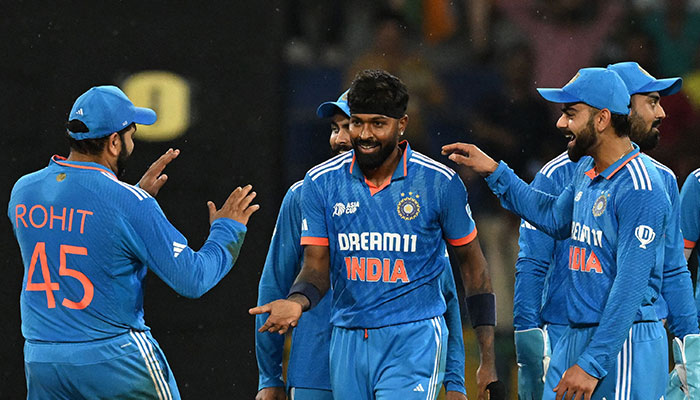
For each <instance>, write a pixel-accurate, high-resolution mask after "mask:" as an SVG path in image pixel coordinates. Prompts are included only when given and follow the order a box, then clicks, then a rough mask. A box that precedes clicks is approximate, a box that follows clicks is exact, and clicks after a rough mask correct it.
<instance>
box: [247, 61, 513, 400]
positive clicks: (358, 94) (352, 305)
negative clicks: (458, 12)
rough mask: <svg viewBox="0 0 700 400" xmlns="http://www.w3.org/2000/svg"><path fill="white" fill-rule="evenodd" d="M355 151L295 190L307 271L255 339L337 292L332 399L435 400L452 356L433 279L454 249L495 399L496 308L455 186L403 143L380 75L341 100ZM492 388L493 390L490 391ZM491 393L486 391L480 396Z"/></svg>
mask: <svg viewBox="0 0 700 400" xmlns="http://www.w3.org/2000/svg"><path fill="white" fill-rule="evenodd" d="M348 103H349V106H350V110H351V115H352V117H351V119H350V138H351V141H352V144H353V150H352V151H350V152H347V153H344V154H341V155H339V156H336V157H334V158H332V159H331V160H329V161H327V162H325V163H322V164H320V165H318V166H316V167H314V168H312V169H311V170H309V172H308V173H307V175H306V177H305V179H304V183H303V185H302V190H303V192H302V215H303V219H302V233H301V243H302V245H304V246H305V247H304V261H303V267H302V270H301V272H300V273H299V276H298V277H297V279H296V281H295V283H294V285H293V286H292V288H291V290H290V292H289V296H288V299H287V300H277V301H274V302H272V303H268V304H266V305H263V306H260V307H256V308H253V309H251V313H252V314H262V313H269V314H270V316H269V317H268V318H267V320H266V322H265V324H263V326H262V327H261V328H260V330H261V331H264V330H267V331H270V332H281V333H284V332H286V331H287V329H288V328H289V327H290V326H296V325H297V323H298V320H299V318H300V317H301V315H302V312H304V311H308V310H309V309H312V308H313V307H314V306H316V305H317V304H318V303H319V302H320V301H321V299H322V298H323V295H324V294H325V293H326V292H327V291H328V289H329V287H331V286H332V289H333V298H332V299H331V323H332V325H333V333H332V338H331V344H330V374H331V386H332V388H333V395H334V396H335V397H336V398H339V399H350V398H352V399H397V398H401V399H435V398H436V396H437V392H438V389H439V387H440V385H441V383H442V381H443V379H444V370H445V362H446V361H445V357H446V351H445V349H446V347H447V326H446V324H445V319H444V317H443V314H444V313H445V310H446V306H445V299H444V296H443V295H442V290H441V287H440V286H441V284H440V276H441V275H442V273H443V272H444V271H445V269H446V268H449V261H448V259H447V257H445V256H444V251H445V247H444V243H443V240H446V241H447V242H448V243H449V244H450V245H452V246H453V247H454V249H455V252H456V254H457V256H458V258H459V260H460V267H461V271H462V275H463V280H464V282H465V286H466V287H467V293H468V296H469V297H468V299H467V304H468V307H469V312H470V317H471V320H472V323H473V325H476V326H477V328H476V331H477V336H478V338H479V342H480V350H481V355H482V363H481V366H480V369H479V373H478V376H477V381H478V384H479V389H480V393H479V398H480V399H482V398H486V396H487V395H488V392H489V390H490V389H493V391H492V392H491V396H492V397H491V398H492V399H494V398H502V396H503V395H502V393H501V392H499V390H500V388H499V387H498V386H499V384H500V382H497V378H496V372H495V368H494V358H493V325H494V324H495V301H494V300H495V297H494V295H493V294H492V293H491V285H490V278H489V276H488V271H487V269H486V261H485V259H484V257H483V254H482V253H481V249H480V247H479V243H478V240H477V237H476V227H475V225H474V221H473V220H472V218H471V215H470V210H469V207H468V204H467V193H466V190H465V188H464V185H463V184H462V182H461V179H459V177H458V176H457V174H456V173H455V172H454V171H452V170H451V169H449V168H447V167H445V166H444V165H442V164H440V163H438V162H436V161H433V160H432V159H430V158H428V157H426V156H424V155H422V154H420V153H418V152H415V151H413V150H411V148H410V146H409V145H408V143H407V142H405V141H402V142H399V139H400V137H401V135H402V134H403V132H404V130H405V129H406V126H407V124H408V116H407V115H406V114H405V111H406V105H407V103H408V92H407V90H406V87H405V85H404V84H403V83H402V82H401V81H400V80H399V79H398V78H396V77H394V76H392V75H390V74H388V73H386V72H385V71H381V70H365V71H362V72H360V73H359V74H358V75H357V76H356V78H355V80H354V81H353V83H352V86H351V88H350V92H349V93H348ZM489 385H490V386H489ZM487 386H488V387H487Z"/></svg>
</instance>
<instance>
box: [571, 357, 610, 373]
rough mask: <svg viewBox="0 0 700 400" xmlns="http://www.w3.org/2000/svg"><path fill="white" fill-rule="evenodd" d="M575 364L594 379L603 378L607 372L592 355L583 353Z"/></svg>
mask: <svg viewBox="0 0 700 400" xmlns="http://www.w3.org/2000/svg"><path fill="white" fill-rule="evenodd" d="M576 364H577V365H578V366H579V367H581V369H583V370H584V371H586V373H587V374H588V375H590V376H592V377H594V378H596V379H603V378H604V377H605V375H607V374H608V371H606V370H605V369H604V368H603V367H602V366H601V365H600V364H599V363H598V361H596V360H595V358H593V356H591V355H589V354H587V353H583V354H582V355H581V357H579V359H578V360H577V361H576Z"/></svg>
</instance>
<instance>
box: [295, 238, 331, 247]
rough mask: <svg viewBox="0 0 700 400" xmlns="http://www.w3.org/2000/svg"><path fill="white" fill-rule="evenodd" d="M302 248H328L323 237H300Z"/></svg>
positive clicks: (326, 241) (326, 239) (326, 240)
mask: <svg viewBox="0 0 700 400" xmlns="http://www.w3.org/2000/svg"><path fill="white" fill-rule="evenodd" d="M301 245H302V246H326V247H328V246H329V243H328V238H323V237H313V236H302V237H301Z"/></svg>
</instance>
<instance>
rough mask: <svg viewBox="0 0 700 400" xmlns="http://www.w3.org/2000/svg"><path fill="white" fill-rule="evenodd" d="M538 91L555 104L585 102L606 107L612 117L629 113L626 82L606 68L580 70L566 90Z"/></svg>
mask: <svg viewBox="0 0 700 400" xmlns="http://www.w3.org/2000/svg"><path fill="white" fill-rule="evenodd" d="M537 91H538V92H540V95H542V97H544V98H545V99H546V100H549V101H551V102H554V103H586V104H588V105H589V106H591V107H595V108H598V109H603V108H607V109H608V110H610V112H611V113H613V114H622V115H627V114H629V112H630V109H629V104H630V95H629V93H627V87H626V86H625V82H624V81H623V80H622V78H620V76H619V75H618V74H617V73H616V72H615V71H612V70H609V69H605V68H581V69H580V70H578V72H577V73H576V75H575V76H574V77H573V78H571V80H570V81H569V83H567V84H566V85H565V86H564V87H563V88H561V89H537Z"/></svg>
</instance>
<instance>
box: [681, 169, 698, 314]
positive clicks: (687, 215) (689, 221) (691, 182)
mask: <svg viewBox="0 0 700 400" xmlns="http://www.w3.org/2000/svg"><path fill="white" fill-rule="evenodd" d="M680 198H681V228H682V231H683V241H684V244H685V246H684V247H685V248H686V249H689V250H692V249H694V248H695V246H696V245H697V242H698V240H700V168H698V169H696V170H695V171H693V172H691V173H690V175H688V177H687V178H686V179H685V182H684V183H683V188H682V189H681V195H680ZM696 257H698V261H700V252H696ZM695 302H696V306H697V308H698V310H700V288H698V287H696V290H695ZM698 320H700V311H698Z"/></svg>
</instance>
